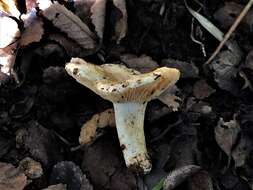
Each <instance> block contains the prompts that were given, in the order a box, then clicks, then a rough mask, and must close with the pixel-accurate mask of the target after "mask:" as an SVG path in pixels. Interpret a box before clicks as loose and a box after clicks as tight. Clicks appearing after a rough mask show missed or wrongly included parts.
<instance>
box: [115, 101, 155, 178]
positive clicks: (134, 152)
mask: <svg viewBox="0 0 253 190" xmlns="http://www.w3.org/2000/svg"><path fill="white" fill-rule="evenodd" d="M113 105H114V111H115V121H116V127H117V133H118V137H119V141H120V145H121V148H122V151H123V154H124V159H125V162H126V165H127V167H129V168H131V169H132V170H134V171H137V172H141V173H144V174H147V173H149V172H150V170H151V168H152V164H151V161H150V159H149V156H148V153H147V148H146V142H145V135H144V128H143V125H144V114H145V109H146V105H147V104H146V103H144V104H143V103H138V102H133V103H114V104H113Z"/></svg>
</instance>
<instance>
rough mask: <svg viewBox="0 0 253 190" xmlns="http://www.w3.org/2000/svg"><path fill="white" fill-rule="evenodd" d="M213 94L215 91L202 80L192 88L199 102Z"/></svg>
mask: <svg viewBox="0 0 253 190" xmlns="http://www.w3.org/2000/svg"><path fill="white" fill-rule="evenodd" d="M214 92H215V90H214V89H213V88H212V87H211V86H209V85H208V84H207V82H206V80H204V79H202V80H199V81H197V82H196V83H195V84H194V86H193V94H194V96H195V97H196V98H197V99H200V100H202V99H205V98H207V97H209V96H210V95H211V94H212V93H214Z"/></svg>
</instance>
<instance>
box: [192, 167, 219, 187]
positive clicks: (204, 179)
mask: <svg viewBox="0 0 253 190" xmlns="http://www.w3.org/2000/svg"><path fill="white" fill-rule="evenodd" d="M189 187H190V189H192V190H213V189H214V188H213V183H212V179H211V176H210V175H209V174H208V172H207V171H204V170H201V171H199V172H197V173H196V174H194V175H193V176H191V177H190V179H189Z"/></svg>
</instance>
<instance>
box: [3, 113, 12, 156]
mask: <svg viewBox="0 0 253 190" xmlns="http://www.w3.org/2000/svg"><path fill="white" fill-rule="evenodd" d="M0 119H2V118H1V116H0ZM0 125H1V122H0ZM13 144H14V143H13V139H7V138H5V137H3V136H1V135H0V150H1V151H0V158H2V157H3V156H4V155H5V154H7V153H8V151H9V150H10V149H11V147H12V145H13Z"/></svg>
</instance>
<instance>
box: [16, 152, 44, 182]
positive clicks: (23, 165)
mask: <svg viewBox="0 0 253 190" xmlns="http://www.w3.org/2000/svg"><path fill="white" fill-rule="evenodd" d="M19 168H20V169H21V170H22V171H23V172H24V173H25V175H26V176H27V177H29V178H30V179H37V178H39V177H41V176H42V174H43V169H42V166H41V164H40V163H39V162H37V161H35V160H33V159H32V158H29V157H26V158H24V159H23V160H21V161H20V163H19Z"/></svg>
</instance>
